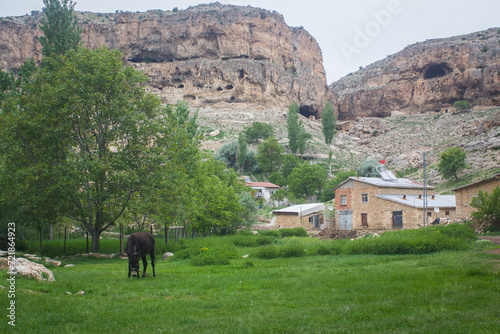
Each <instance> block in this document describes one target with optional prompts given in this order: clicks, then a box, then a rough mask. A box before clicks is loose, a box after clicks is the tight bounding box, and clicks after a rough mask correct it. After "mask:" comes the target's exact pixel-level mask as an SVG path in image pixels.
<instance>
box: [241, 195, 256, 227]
mask: <svg viewBox="0 0 500 334" xmlns="http://www.w3.org/2000/svg"><path fill="white" fill-rule="evenodd" d="M240 204H241V206H242V208H243V210H242V211H241V214H240V219H241V221H242V224H241V226H242V227H249V226H252V225H253V224H255V223H256V222H257V210H258V207H257V203H256V202H255V199H254V197H253V196H252V194H251V193H250V192H249V191H244V192H242V193H240Z"/></svg>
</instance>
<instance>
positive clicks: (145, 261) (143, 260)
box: [137, 255, 148, 277]
mask: <svg viewBox="0 0 500 334" xmlns="http://www.w3.org/2000/svg"><path fill="white" fill-rule="evenodd" d="M142 264H143V267H144V271H143V272H142V277H146V268H147V267H148V259H146V255H144V256H143V257H142ZM137 276H139V275H137Z"/></svg>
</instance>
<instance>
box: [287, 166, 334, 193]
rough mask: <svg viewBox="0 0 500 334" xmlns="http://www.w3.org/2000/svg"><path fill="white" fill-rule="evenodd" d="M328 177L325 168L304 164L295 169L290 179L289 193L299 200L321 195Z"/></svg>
mask: <svg viewBox="0 0 500 334" xmlns="http://www.w3.org/2000/svg"><path fill="white" fill-rule="evenodd" d="M326 177H327V173H326V170H325V169H324V168H323V167H321V166H318V165H312V164H309V163H303V164H302V165H301V166H299V167H297V168H294V169H293V171H292V173H291V174H290V176H289V177H288V191H289V192H290V193H291V194H292V195H294V196H295V197H297V198H301V197H306V198H310V197H311V196H313V195H316V194H317V195H321V190H322V187H323V185H324V183H325V182H326Z"/></svg>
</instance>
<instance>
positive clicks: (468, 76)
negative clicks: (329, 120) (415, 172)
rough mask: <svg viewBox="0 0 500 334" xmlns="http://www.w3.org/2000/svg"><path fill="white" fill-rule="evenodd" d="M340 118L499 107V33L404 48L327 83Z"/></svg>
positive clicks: (492, 30)
mask: <svg viewBox="0 0 500 334" xmlns="http://www.w3.org/2000/svg"><path fill="white" fill-rule="evenodd" d="M330 89H331V90H332V92H333V96H334V97H333V102H334V105H335V107H336V110H337V112H338V114H339V119H354V118H355V117H366V116H375V117H385V116H390V115H391V113H392V112H394V111H400V112H402V113H405V114H409V113H423V112H428V111H446V109H449V108H451V106H452V105H453V103H454V102H456V101H458V100H468V101H470V102H471V103H472V105H482V106H498V105H499V104H500V29H499V28H493V29H489V30H486V31H481V32H477V33H473V34H469V35H464V36H458V37H453V38H445V39H435V40H429V41H425V42H422V43H417V44H414V45H411V46H408V47H406V48H405V49H404V50H402V51H401V52H398V53H396V54H394V55H392V56H389V57H387V58H385V59H383V60H381V61H378V62H376V63H373V64H371V65H369V66H367V67H366V68H364V69H361V70H359V71H357V72H355V73H353V74H351V75H348V76H346V77H344V78H342V79H340V80H338V81H337V82H334V83H333V84H331V85H330Z"/></svg>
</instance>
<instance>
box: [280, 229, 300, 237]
mask: <svg viewBox="0 0 500 334" xmlns="http://www.w3.org/2000/svg"><path fill="white" fill-rule="evenodd" d="M278 231H279V233H280V235H281V237H283V238H285V237H307V231H306V230H305V229H304V228H303V227H294V228H282V229H279V230H278Z"/></svg>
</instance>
